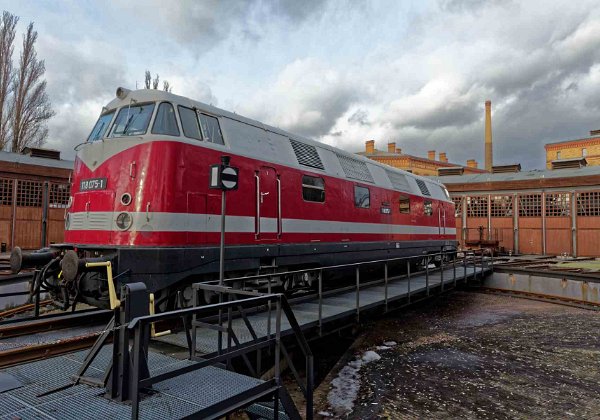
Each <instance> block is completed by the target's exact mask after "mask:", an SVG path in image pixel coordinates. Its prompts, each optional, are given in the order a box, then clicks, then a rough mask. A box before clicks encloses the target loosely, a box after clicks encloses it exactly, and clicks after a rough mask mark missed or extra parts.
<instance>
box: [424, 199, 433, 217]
mask: <svg viewBox="0 0 600 420" xmlns="http://www.w3.org/2000/svg"><path fill="white" fill-rule="evenodd" d="M423 213H424V214H425V216H432V215H433V203H432V202H431V201H429V200H425V201H424V202H423Z"/></svg>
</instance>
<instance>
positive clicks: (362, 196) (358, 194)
mask: <svg viewBox="0 0 600 420" xmlns="http://www.w3.org/2000/svg"><path fill="white" fill-rule="evenodd" d="M354 205H355V206H356V207H359V208H363V209H368V208H369V207H371V195H370V193H369V189H368V188H365V187H359V186H358V185H355V186H354Z"/></svg>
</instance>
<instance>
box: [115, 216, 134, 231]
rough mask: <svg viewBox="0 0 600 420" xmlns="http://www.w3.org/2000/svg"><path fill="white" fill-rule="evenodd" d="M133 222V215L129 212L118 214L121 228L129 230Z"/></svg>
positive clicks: (118, 223)
mask: <svg viewBox="0 0 600 420" xmlns="http://www.w3.org/2000/svg"><path fill="white" fill-rule="evenodd" d="M132 224H133V217H131V215H130V214H129V213H126V212H123V213H119V215H118V216H117V227H118V228H119V229H120V230H127V229H129V228H130V227H131V225H132Z"/></svg>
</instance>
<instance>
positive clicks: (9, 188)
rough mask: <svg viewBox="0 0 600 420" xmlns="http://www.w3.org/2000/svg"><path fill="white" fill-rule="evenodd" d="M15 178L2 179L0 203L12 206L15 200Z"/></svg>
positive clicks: (0, 182) (0, 180)
mask: <svg viewBox="0 0 600 420" xmlns="http://www.w3.org/2000/svg"><path fill="white" fill-rule="evenodd" d="M13 182H14V181H13V180H12V179H5V178H1V179H0V205H3V206H11V205H12V200H13Z"/></svg>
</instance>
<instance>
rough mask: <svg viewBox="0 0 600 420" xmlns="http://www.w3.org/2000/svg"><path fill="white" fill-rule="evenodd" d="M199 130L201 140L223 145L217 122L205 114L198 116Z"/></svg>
mask: <svg viewBox="0 0 600 420" xmlns="http://www.w3.org/2000/svg"><path fill="white" fill-rule="evenodd" d="M198 119H199V120H200V128H201V129H202V138H203V139H204V140H206V141H209V142H211V143H217V144H225V142H224V141H223V135H222V134H221V127H220V126H219V120H218V119H217V118H215V117H211V116H210V115H206V114H198Z"/></svg>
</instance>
